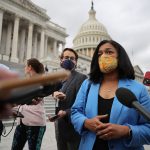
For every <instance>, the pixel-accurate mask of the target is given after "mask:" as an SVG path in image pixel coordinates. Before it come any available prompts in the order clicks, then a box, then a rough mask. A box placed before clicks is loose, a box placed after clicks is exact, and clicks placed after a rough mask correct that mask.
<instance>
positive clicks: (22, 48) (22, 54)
mask: <svg viewBox="0 0 150 150" xmlns="http://www.w3.org/2000/svg"><path fill="white" fill-rule="evenodd" d="M20 36H21V37H20V50H19V52H20V53H19V61H20V62H21V63H22V62H24V58H25V37H26V29H22V30H21V35H20Z"/></svg>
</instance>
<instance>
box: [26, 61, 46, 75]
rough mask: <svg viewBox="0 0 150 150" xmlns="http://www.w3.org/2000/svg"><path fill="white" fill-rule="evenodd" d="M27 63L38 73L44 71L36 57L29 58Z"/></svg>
mask: <svg viewBox="0 0 150 150" xmlns="http://www.w3.org/2000/svg"><path fill="white" fill-rule="evenodd" d="M27 65H28V66H31V67H32V68H33V70H34V71H35V72H36V73H38V74H42V73H44V66H43V64H42V63H40V62H39V60H37V59H36V58H31V59H28V60H27Z"/></svg>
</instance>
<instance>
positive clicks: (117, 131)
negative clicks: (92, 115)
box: [96, 123, 130, 140]
mask: <svg viewBox="0 0 150 150" xmlns="http://www.w3.org/2000/svg"><path fill="white" fill-rule="evenodd" d="M129 131H130V128H129V127H128V126H123V125H118V124H111V123H106V124H103V125H99V126H97V129H96V133H97V135H98V136H99V138H100V139H103V140H111V139H119V138H123V137H128V136H129V135H130V133H129Z"/></svg>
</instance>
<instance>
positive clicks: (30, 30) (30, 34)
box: [27, 22, 33, 59]
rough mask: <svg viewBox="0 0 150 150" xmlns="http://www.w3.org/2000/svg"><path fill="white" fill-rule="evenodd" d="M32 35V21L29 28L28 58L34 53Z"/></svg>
mask: <svg viewBox="0 0 150 150" xmlns="http://www.w3.org/2000/svg"><path fill="white" fill-rule="evenodd" d="M32 36H33V23H31V22H30V23H29V29H28V42H27V59H29V58H31V54H32Z"/></svg>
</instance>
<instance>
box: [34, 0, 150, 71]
mask: <svg viewBox="0 0 150 150" xmlns="http://www.w3.org/2000/svg"><path fill="white" fill-rule="evenodd" d="M32 1H33V2H34V3H35V4H37V5H38V6H41V7H42V8H44V9H46V10H47V14H48V15H49V17H50V18H51V21H53V22H55V23H57V24H59V25H61V26H62V27H65V28H66V31H67V34H69V37H68V38H67V43H66V47H72V45H73V44H72V40H73V38H74V37H75V35H76V34H77V32H78V31H79V29H80V27H81V25H82V24H83V23H84V22H85V21H86V20H87V19H88V11H89V9H90V7H91V0H32ZM94 9H95V10H96V18H97V20H99V22H101V23H102V24H103V25H104V26H105V27H106V29H107V31H108V33H109V35H110V36H111V38H112V39H113V40H115V41H117V42H119V43H120V44H121V45H122V46H123V47H124V48H125V49H126V51H127V53H128V55H129V57H130V59H131V61H132V63H133V64H134V65H139V66H140V67H141V68H142V70H143V71H144V72H145V71H147V70H149V71H150V0H94Z"/></svg>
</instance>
